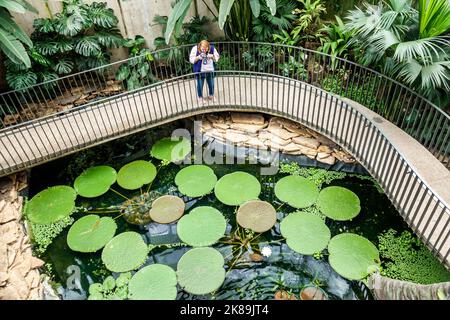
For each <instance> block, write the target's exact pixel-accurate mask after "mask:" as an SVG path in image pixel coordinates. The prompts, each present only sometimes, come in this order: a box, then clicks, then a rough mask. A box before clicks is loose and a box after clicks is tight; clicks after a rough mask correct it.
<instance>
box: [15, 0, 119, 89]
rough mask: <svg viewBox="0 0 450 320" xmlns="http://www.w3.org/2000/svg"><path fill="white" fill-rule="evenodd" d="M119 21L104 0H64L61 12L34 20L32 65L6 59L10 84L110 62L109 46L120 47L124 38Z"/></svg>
mask: <svg viewBox="0 0 450 320" xmlns="http://www.w3.org/2000/svg"><path fill="white" fill-rule="evenodd" d="M117 23H118V19H117V17H116V16H115V14H114V11H113V10H112V9H110V8H107V7H106V3H105V2H93V3H92V4H84V3H83V2H82V0H64V1H63V10H62V12H61V13H57V14H56V15H55V16H54V17H52V18H38V19H35V20H34V23H33V26H34V32H33V33H32V34H31V39H32V41H33V47H32V48H30V49H29V55H30V57H31V60H32V66H31V68H27V67H26V66H25V65H24V64H16V63H13V62H12V61H8V62H7V63H6V69H7V73H6V80H7V82H8V84H9V86H10V87H11V88H13V89H24V88H27V87H29V86H32V85H34V84H36V83H39V82H44V81H49V80H53V79H57V78H58V76H62V75H66V74H70V73H73V72H76V71H81V70H88V69H92V68H96V67H100V66H102V65H106V64H108V63H109V62H110V57H111V54H110V53H109V52H108V49H109V48H117V47H120V46H121V45H122V44H123V41H124V40H123V38H122V36H121V34H120V31H119V30H118V29H117Z"/></svg>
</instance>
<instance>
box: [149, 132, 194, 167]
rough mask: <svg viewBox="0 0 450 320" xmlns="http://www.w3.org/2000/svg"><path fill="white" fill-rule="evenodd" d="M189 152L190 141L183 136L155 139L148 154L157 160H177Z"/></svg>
mask: <svg viewBox="0 0 450 320" xmlns="http://www.w3.org/2000/svg"><path fill="white" fill-rule="evenodd" d="M190 152H191V142H190V141H189V140H188V139H186V138H184V137H173V138H163V139H161V140H159V141H157V142H156V143H155V144H154V145H153V146H152V150H151V151H150V155H151V156H152V157H154V158H156V159H158V160H164V161H168V162H178V161H181V160H183V159H184V158H186V156H187V155H188V154H189V153H190Z"/></svg>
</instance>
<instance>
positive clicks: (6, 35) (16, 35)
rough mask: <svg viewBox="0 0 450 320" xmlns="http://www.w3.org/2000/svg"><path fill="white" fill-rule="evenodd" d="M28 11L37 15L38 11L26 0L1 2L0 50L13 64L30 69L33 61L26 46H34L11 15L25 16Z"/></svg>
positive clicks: (3, 0)
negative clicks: (14, 13) (13, 13)
mask: <svg viewBox="0 0 450 320" xmlns="http://www.w3.org/2000/svg"><path fill="white" fill-rule="evenodd" d="M26 11H31V12H33V13H37V10H36V9H35V8H34V7H33V6H31V5H30V4H29V3H28V2H27V1H26V0H2V1H0V50H1V51H3V53H4V54H5V55H6V56H7V57H8V59H9V60H10V61H12V62H13V63H16V64H22V65H24V66H25V67H26V68H29V67H30V66H31V61H30V57H29V56H28V53H27V51H26V49H25V46H24V45H26V46H27V47H32V46H33V44H32V42H31V40H30V38H29V37H28V35H27V34H26V33H25V32H24V31H23V30H22V29H21V28H20V27H19V26H18V25H17V24H16V22H15V21H14V20H13V19H12V16H11V14H10V12H16V13H20V14H25V12H26Z"/></svg>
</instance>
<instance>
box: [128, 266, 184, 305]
mask: <svg viewBox="0 0 450 320" xmlns="http://www.w3.org/2000/svg"><path fill="white" fill-rule="evenodd" d="M129 292H130V293H129V298H130V299H131V300H175V298H176V297H177V275H176V273H175V271H174V270H173V269H172V268H171V267H169V266H166V265H163V264H157V263H156V264H151V265H149V266H147V267H144V268H142V269H141V270H139V271H138V272H136V273H135V274H134V275H133V278H131V281H130V283H129Z"/></svg>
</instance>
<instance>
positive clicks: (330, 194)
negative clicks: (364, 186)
mask: <svg viewBox="0 0 450 320" xmlns="http://www.w3.org/2000/svg"><path fill="white" fill-rule="evenodd" d="M317 207H318V208H319V209H320V211H321V212H322V213H323V214H324V215H326V216H327V217H328V218H330V219H333V220H337V221H346V220H351V219H353V218H354V217H356V216H357V215H358V214H359V212H360V211H361V205H360V201H359V198H358V196H357V195H356V194H355V193H353V192H352V191H351V190H349V189H347V188H343V187H337V186H331V187H327V188H325V189H322V190H321V191H320V194H319V198H318V199H317Z"/></svg>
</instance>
